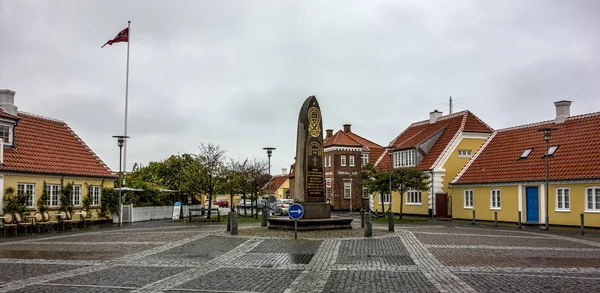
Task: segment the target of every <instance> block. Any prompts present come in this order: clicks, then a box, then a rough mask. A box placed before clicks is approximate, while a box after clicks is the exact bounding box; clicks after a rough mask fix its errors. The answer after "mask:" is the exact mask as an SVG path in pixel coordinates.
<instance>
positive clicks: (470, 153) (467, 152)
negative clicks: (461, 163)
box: [458, 150, 473, 158]
mask: <svg viewBox="0 0 600 293" xmlns="http://www.w3.org/2000/svg"><path fill="white" fill-rule="evenodd" d="M472 156H473V150H458V157H459V158H470V157H472Z"/></svg>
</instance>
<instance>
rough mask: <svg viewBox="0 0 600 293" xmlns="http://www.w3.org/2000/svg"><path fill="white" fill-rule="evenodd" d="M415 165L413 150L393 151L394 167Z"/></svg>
mask: <svg viewBox="0 0 600 293" xmlns="http://www.w3.org/2000/svg"><path fill="white" fill-rule="evenodd" d="M414 166H415V151H414V150H404V151H398V152H394V168H398V167H414Z"/></svg>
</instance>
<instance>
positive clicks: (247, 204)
mask: <svg viewBox="0 0 600 293" xmlns="http://www.w3.org/2000/svg"><path fill="white" fill-rule="evenodd" d="M251 206H252V201H251V200H250V199H242V200H240V201H238V204H237V207H238V208H244V207H246V208H249V207H251Z"/></svg>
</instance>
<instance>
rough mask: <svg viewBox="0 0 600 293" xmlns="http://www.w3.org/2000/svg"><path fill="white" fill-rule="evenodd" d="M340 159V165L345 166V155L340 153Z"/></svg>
mask: <svg viewBox="0 0 600 293" xmlns="http://www.w3.org/2000/svg"><path fill="white" fill-rule="evenodd" d="M340 159H341V165H342V166H344V167H345V166H346V156H344V155H342V156H341V157H340Z"/></svg>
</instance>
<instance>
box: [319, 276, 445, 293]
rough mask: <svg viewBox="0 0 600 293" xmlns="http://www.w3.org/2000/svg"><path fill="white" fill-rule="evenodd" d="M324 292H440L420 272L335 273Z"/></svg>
mask: <svg viewBox="0 0 600 293" xmlns="http://www.w3.org/2000/svg"><path fill="white" fill-rule="evenodd" d="M324 292H332V293H333V292H340V293H362V292H378V293H386V292H390V293H396V292H411V293H412V292H438V290H437V289H436V288H435V286H433V285H432V284H431V283H430V282H429V281H428V280H427V278H425V276H424V275H423V274H422V273H420V272H401V273H400V272H385V271H333V272H332V273H331V276H330V277H329V281H328V282H327V284H326V285H325V289H324Z"/></svg>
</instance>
